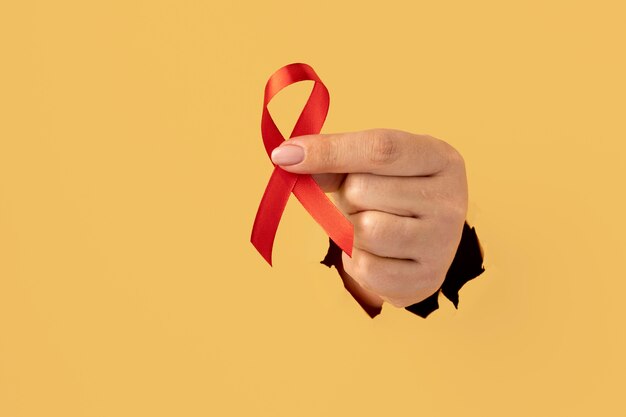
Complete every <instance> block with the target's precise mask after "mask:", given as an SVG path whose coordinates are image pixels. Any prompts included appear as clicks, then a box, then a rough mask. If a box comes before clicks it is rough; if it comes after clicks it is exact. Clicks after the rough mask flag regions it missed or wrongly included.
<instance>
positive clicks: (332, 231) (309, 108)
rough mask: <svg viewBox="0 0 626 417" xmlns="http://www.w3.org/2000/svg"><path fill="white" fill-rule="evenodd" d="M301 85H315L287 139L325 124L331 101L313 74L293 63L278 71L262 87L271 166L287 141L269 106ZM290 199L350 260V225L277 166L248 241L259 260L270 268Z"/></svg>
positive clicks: (317, 192) (317, 191)
mask: <svg viewBox="0 0 626 417" xmlns="http://www.w3.org/2000/svg"><path fill="white" fill-rule="evenodd" d="M300 81H314V82H315V84H314V85H313V90H311V95H310V96H309V98H308V100H307V102H306V104H305V105H304V108H303V109H302V112H301V113H300V116H299V117H298V121H297V122H296V124H295V126H294V128H293V131H292V132H291V135H290V136H289V137H290V138H292V137H294V136H302V135H313V134H318V133H320V131H321V130H322V125H323V124H324V121H325V120H326V115H327V114H328V107H329V104H330V95H329V93H328V89H327V88H326V86H325V85H324V83H322V80H320V78H319V77H318V76H317V74H316V73H315V71H314V70H313V68H311V67H310V66H309V65H307V64H302V63H295V64H289V65H286V66H284V67H282V68H280V69H279V70H277V71H276V72H275V73H274V74H272V75H271V76H270V78H269V80H268V81H267V84H266V85H265V96H264V99H263V113H262V117H261V135H262V136H263V144H264V146H265V150H266V152H267V155H268V156H269V157H270V160H271V155H272V151H273V150H274V149H275V148H276V147H277V146H279V145H280V144H281V143H282V142H283V141H284V140H285V138H284V137H283V135H282V134H281V133H280V131H279V130H278V127H277V126H276V123H274V120H273V119H272V116H271V115H270V113H269V110H268V109H267V105H268V104H269V102H270V101H271V100H272V98H273V97H274V96H276V94H278V93H279V92H280V91H281V90H282V89H283V88H285V87H287V86H289V85H291V84H294V83H297V82H300ZM291 193H293V194H294V195H295V196H296V198H297V199H298V201H300V203H301V204H302V205H303V206H304V208H305V209H306V210H307V211H308V213H309V214H310V215H311V217H313V219H315V221H316V222H317V223H318V224H319V225H320V226H322V228H323V229H324V231H325V232H326V234H327V235H328V236H329V237H330V238H331V239H332V240H333V241H334V242H335V243H336V244H337V246H339V247H340V248H341V250H343V251H344V252H346V254H348V256H352V244H353V237H354V228H353V226H352V223H350V221H349V220H348V219H347V218H346V217H345V216H344V215H343V214H342V213H341V212H340V211H339V210H338V209H337V207H335V205H334V204H333V203H332V202H331V201H330V199H329V198H328V197H327V196H326V194H324V191H323V190H322V189H321V188H320V187H319V186H318V185H317V183H316V182H315V180H314V179H313V177H312V176H311V175H309V174H294V173H291V172H287V171H285V170H283V169H282V168H280V167H279V166H277V165H275V164H274V171H273V172H272V176H271V177H270V180H269V182H268V184H267V187H266V188H265V192H264V194H263V197H262V198H261V202H260V204H259V209H258V210H257V214H256V217H255V219H254V226H253V227H252V235H251V238H250V241H251V242H252V244H253V245H254V247H255V248H256V249H257V250H258V251H259V253H260V254H261V256H263V258H265V260H266V261H267V262H268V263H269V264H270V265H272V248H273V246H274V238H275V236H276V231H277V230H278V224H279V223H280V218H281V217H282V214H283V212H284V210H285V206H286V205H287V200H288V199H289V195H290V194H291Z"/></svg>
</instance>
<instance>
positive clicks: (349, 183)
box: [342, 174, 367, 207]
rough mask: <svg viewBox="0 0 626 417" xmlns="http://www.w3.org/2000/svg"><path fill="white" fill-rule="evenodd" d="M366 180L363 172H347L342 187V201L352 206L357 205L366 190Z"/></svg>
mask: <svg viewBox="0 0 626 417" xmlns="http://www.w3.org/2000/svg"><path fill="white" fill-rule="evenodd" d="M366 182H367V181H366V180H365V176H364V175H363V174H349V175H348V176H347V177H346V179H345V181H344V183H343V187H342V194H343V199H344V201H345V202H346V203H347V204H349V205H350V206H352V207H359V206H360V203H361V202H362V201H363V197H364V195H365V193H366V192H367V190H366V188H367V185H366Z"/></svg>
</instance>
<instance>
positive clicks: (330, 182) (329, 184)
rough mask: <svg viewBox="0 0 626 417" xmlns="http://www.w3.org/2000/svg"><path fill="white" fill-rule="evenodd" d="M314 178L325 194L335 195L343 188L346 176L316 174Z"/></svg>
mask: <svg viewBox="0 0 626 417" xmlns="http://www.w3.org/2000/svg"><path fill="white" fill-rule="evenodd" d="M312 177H313V179H314V180H315V182H316V183H317V185H319V186H320V188H321V189H322V190H324V192H325V193H334V192H335V191H337V190H339V188H341V186H342V184H343V182H344V179H345V178H346V174H314V175H312Z"/></svg>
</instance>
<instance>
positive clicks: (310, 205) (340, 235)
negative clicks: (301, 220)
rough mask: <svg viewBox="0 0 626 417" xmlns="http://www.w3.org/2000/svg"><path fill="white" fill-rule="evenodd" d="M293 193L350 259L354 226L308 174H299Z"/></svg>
mask: <svg viewBox="0 0 626 417" xmlns="http://www.w3.org/2000/svg"><path fill="white" fill-rule="evenodd" d="M293 193H294V195H295V196H296V198H297V199H298V200H299V201H300V203H301V204H302V206H304V208H305V209H306V210H307V211H308V212H309V214H310V215H311V216H312V217H313V218H314V219H315V221H316V222H317V223H318V224H319V225H320V226H322V228H323V229H324V231H325V232H326V234H328V236H329V237H330V238H331V239H332V240H333V241H334V242H335V243H336V244H337V246H339V247H340V248H341V250H342V251H344V252H345V253H346V254H347V255H348V256H350V257H352V245H353V241H354V226H353V225H352V223H350V221H349V220H348V219H347V218H346V217H345V216H344V215H343V213H342V212H341V211H339V209H338V208H337V207H336V206H335V205H334V204H333V203H332V202H331V201H330V199H329V198H328V197H327V196H326V194H324V191H323V190H322V189H321V188H320V186H319V185H317V183H316V182H315V180H314V179H313V177H311V176H310V175H308V174H304V175H303V174H300V175H299V176H298V178H297V182H296V184H295V186H294V188H293Z"/></svg>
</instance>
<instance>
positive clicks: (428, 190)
mask: <svg viewBox="0 0 626 417" xmlns="http://www.w3.org/2000/svg"><path fill="white" fill-rule="evenodd" d="M458 188H460V187H459V186H458V185H457V184H456V183H455V181H453V179H449V178H447V177H387V176H380V175H374V174H349V175H348V176H347V177H346V178H345V180H344V181H343V183H342V185H341V189H339V191H338V192H337V193H336V194H335V196H334V199H335V201H336V203H337V205H338V206H339V207H340V208H341V209H342V211H344V213H347V214H354V213H357V212H359V211H366V210H379V211H384V212H386V213H392V214H397V215H399V216H409V217H428V216H429V215H431V214H432V213H434V212H437V211H438V210H437V207H443V206H445V205H447V204H452V203H454V201H457V200H458V199H459V198H461V195H462V191H463V190H458V191H457V189H458Z"/></svg>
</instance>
